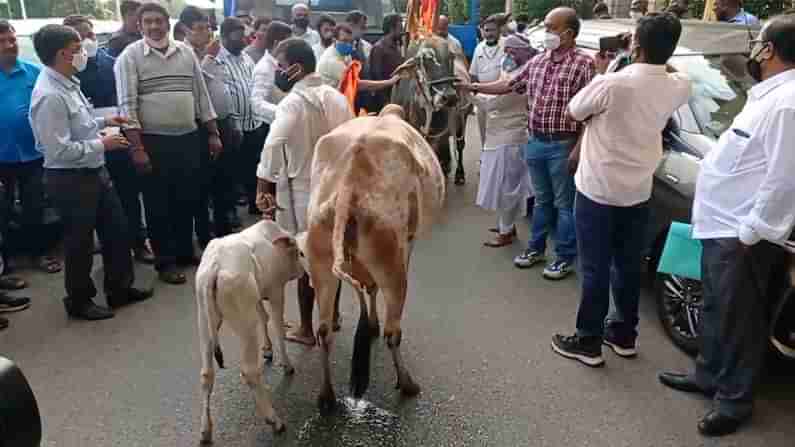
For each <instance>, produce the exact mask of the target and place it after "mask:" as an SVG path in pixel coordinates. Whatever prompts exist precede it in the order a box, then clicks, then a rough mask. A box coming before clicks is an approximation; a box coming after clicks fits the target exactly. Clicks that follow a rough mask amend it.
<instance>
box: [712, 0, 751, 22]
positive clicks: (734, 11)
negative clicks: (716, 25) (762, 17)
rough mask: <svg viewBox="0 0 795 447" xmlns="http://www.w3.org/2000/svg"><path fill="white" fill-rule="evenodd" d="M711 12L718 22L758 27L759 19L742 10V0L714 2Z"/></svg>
mask: <svg viewBox="0 0 795 447" xmlns="http://www.w3.org/2000/svg"><path fill="white" fill-rule="evenodd" d="M712 10H713V12H714V13H715V17H716V18H717V19H718V21H719V22H726V23H737V24H740V25H759V19H758V18H757V17H756V16H755V15H753V14H749V13H748V12H746V11H745V9H743V2H742V0H715V3H714V4H713V5H712Z"/></svg>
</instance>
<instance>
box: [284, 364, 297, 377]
mask: <svg viewBox="0 0 795 447" xmlns="http://www.w3.org/2000/svg"><path fill="white" fill-rule="evenodd" d="M284 374H285V375H287V376H292V375H293V374H295V368H294V367H293V365H284Z"/></svg>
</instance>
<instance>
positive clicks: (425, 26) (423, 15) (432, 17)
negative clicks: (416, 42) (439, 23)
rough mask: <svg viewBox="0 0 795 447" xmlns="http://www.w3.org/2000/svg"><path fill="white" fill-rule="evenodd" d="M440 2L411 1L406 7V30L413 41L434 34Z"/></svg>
mask: <svg viewBox="0 0 795 447" xmlns="http://www.w3.org/2000/svg"><path fill="white" fill-rule="evenodd" d="M438 13H439V0H410V1H409V2H408V4H407V5H406V30H407V31H408V33H409V36H411V39H412V40H413V39H416V38H418V37H420V36H429V35H431V34H433V28H434V25H435V24H436V17H437V16H438Z"/></svg>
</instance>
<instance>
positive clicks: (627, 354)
mask: <svg viewBox="0 0 795 447" xmlns="http://www.w3.org/2000/svg"><path fill="white" fill-rule="evenodd" d="M602 342H603V343H604V344H605V345H606V346H608V347H610V349H612V350H613V352H615V353H616V355H617V356H619V357H624V358H632V357H635V356H636V355H638V350H637V347H636V346H635V337H630V336H623V335H619V334H618V333H616V332H615V331H612V330H610V329H608V330H606V331H605V338H604V340H603V341H602Z"/></svg>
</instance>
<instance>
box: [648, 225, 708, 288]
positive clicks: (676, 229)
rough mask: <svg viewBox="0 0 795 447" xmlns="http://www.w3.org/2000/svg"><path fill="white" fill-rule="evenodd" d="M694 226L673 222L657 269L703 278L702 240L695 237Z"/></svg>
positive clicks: (662, 271)
mask: <svg viewBox="0 0 795 447" xmlns="http://www.w3.org/2000/svg"><path fill="white" fill-rule="evenodd" d="M692 233H693V227H692V226H691V225H688V224H686V223H682V222H671V229H670V230H669V231H668V239H666V241H665V247H664V248H663V252H662V256H661V257H660V263H659V265H658V266H657V271H658V272H660V273H668V274H670V275H676V276H682V277H685V278H690V279H696V280H699V281H700V280H701V251H702V247H701V241H698V240H696V239H693V237H692Z"/></svg>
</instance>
